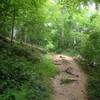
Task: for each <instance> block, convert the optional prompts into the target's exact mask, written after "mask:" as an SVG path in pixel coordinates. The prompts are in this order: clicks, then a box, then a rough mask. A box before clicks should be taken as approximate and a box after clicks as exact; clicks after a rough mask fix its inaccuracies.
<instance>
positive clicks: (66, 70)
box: [52, 54, 87, 100]
mask: <svg viewBox="0 0 100 100" xmlns="http://www.w3.org/2000/svg"><path fill="white" fill-rule="evenodd" d="M53 58H54V64H55V65H57V67H58V68H59V70H60V73H59V74H58V75H56V76H55V77H54V78H53V79H52V85H53V89H54V94H53V99H54V100H87V95H86V83H87V76H86V75H85V73H84V72H83V71H82V70H81V68H80V66H79V64H78V63H77V62H76V61H75V60H74V59H73V58H72V57H68V56H65V55H62V54H53Z"/></svg>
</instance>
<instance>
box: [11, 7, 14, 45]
mask: <svg viewBox="0 0 100 100" xmlns="http://www.w3.org/2000/svg"><path fill="white" fill-rule="evenodd" d="M14 27H15V8H14V10H13V16H12V32H11V47H12V45H13V38H14Z"/></svg>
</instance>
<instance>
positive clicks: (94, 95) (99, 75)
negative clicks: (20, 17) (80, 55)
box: [81, 62, 100, 100]
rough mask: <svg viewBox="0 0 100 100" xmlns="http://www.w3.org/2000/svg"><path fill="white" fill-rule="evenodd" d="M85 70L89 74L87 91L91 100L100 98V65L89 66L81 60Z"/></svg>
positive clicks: (99, 99)
mask: <svg viewBox="0 0 100 100" xmlns="http://www.w3.org/2000/svg"><path fill="white" fill-rule="evenodd" d="M81 64H82V68H83V70H84V71H85V72H86V73H87V75H88V84H87V93H88V99H89V100H100V66H95V67H92V66H89V65H88V66H87V65H86V63H85V62H81Z"/></svg>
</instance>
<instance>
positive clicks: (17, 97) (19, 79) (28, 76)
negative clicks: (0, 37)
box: [0, 41, 58, 100]
mask: <svg viewBox="0 0 100 100" xmlns="http://www.w3.org/2000/svg"><path fill="white" fill-rule="evenodd" d="M41 59H42V60H41ZM57 72H58V70H57V68H56V67H55V66H54V65H53V64H52V58H51V57H46V56H45V57H42V56H41V54H39V52H37V51H35V50H31V49H29V48H24V47H21V46H18V45H14V46H13V48H10V47H9V45H8V44H7V43H5V42H2V41H0V100H50V99H51V94H52V86H51V85H50V78H51V77H53V76H54V75H55V74H56V73H57Z"/></svg>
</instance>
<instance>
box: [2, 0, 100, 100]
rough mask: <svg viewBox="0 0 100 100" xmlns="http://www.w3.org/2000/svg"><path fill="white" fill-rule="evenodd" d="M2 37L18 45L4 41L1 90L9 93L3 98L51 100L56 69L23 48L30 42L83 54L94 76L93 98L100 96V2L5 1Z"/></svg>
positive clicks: (90, 91)
mask: <svg viewBox="0 0 100 100" xmlns="http://www.w3.org/2000/svg"><path fill="white" fill-rule="evenodd" d="M1 35H2V36H4V37H9V39H11V46H12V47H10V46H9V44H10V43H8V45H7V43H6V44H5V43H2V42H0V67H1V68H0V74H1V75H2V76H0V79H2V80H1V81H0V82H1V83H0V84H1V85H0V93H1V94H2V95H4V97H5V98H4V97H0V99H1V98H3V99H4V100H7V99H8V98H9V97H11V98H14V96H16V97H18V98H17V100H25V99H26V97H25V96H29V97H28V100H31V99H33V98H34V99H36V100H47V98H48V96H49V90H48V88H47V87H48V86H47V84H48V80H47V78H48V77H52V76H54V74H55V72H56V69H55V67H54V66H53V64H52V61H51V59H47V58H49V57H48V56H46V57H42V56H43V54H41V53H40V52H39V51H38V50H33V49H30V48H29V47H28V46H27V45H25V46H24V47H22V44H25V43H26V44H27V43H28V44H31V46H32V45H33V46H34V45H37V46H39V47H42V48H44V49H46V50H47V51H55V52H64V53H65V54H69V53H68V52H70V53H71V55H75V56H76V55H77V54H78V55H80V56H81V58H82V60H84V62H85V64H86V67H84V69H85V70H86V71H87V72H88V74H89V81H88V94H89V100H100V93H99V92H100V85H99V83H100V78H99V77H100V74H99V71H100V0H81V1H80V0H20V1H19V0H1V1H0V36H1ZM12 40H16V41H17V42H18V41H19V44H18V45H17V46H15V44H16V43H15V42H13V43H12ZM12 44H13V45H12ZM43 58H45V59H44V60H43ZM41 61H42V63H41ZM33 63H34V65H33ZM87 66H88V67H87ZM9 69H10V70H9ZM34 72H35V73H34ZM33 74H34V75H33ZM33 76H34V77H33ZM45 76H47V77H45ZM44 80H46V81H44ZM46 82H47V83H46ZM24 83H25V84H26V85H23V84H24ZM30 84H31V85H30ZM34 87H36V88H34ZM19 89H20V90H19ZM43 91H44V92H43ZM16 92H17V93H16ZM13 95H14V96H13ZM19 96H21V97H19ZM46 97H47V98H46ZM19 98H20V99H19Z"/></svg>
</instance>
